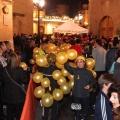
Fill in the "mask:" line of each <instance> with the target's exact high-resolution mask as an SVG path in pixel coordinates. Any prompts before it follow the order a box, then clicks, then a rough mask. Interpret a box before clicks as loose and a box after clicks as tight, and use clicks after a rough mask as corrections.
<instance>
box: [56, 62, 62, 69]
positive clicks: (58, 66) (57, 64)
mask: <svg viewBox="0 0 120 120" xmlns="http://www.w3.org/2000/svg"><path fill="white" fill-rule="evenodd" d="M55 65H56V67H57V68H60V69H62V68H64V65H61V64H60V63H58V62H55Z"/></svg>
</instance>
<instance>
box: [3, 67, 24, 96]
mask: <svg viewBox="0 0 120 120" xmlns="http://www.w3.org/2000/svg"><path fill="white" fill-rule="evenodd" d="M5 71H6V73H7V75H8V77H9V78H10V79H11V81H12V82H13V83H15V84H16V85H17V86H18V87H20V88H21V89H22V91H23V92H24V93H25V94H26V89H25V88H24V85H23V86H21V85H19V84H18V83H16V82H15V81H14V80H13V79H12V78H11V77H10V75H9V73H8V71H7V69H6V67H5Z"/></svg>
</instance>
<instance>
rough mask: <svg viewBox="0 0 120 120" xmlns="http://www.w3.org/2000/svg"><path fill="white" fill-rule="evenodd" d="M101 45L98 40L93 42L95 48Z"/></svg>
mask: <svg viewBox="0 0 120 120" xmlns="http://www.w3.org/2000/svg"><path fill="white" fill-rule="evenodd" d="M101 45H102V42H101V40H100V39H96V40H95V43H94V46H95V47H97V46H101Z"/></svg>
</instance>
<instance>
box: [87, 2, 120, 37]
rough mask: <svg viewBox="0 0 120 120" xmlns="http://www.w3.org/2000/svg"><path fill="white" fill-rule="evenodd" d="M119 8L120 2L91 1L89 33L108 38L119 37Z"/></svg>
mask: <svg viewBox="0 0 120 120" xmlns="http://www.w3.org/2000/svg"><path fill="white" fill-rule="evenodd" d="M119 6H120V1H119V0H89V31H90V32H92V33H93V34H94V35H96V36H104V37H107V38H109V37H114V36H119V35H120V20H119V18H120V12H119Z"/></svg>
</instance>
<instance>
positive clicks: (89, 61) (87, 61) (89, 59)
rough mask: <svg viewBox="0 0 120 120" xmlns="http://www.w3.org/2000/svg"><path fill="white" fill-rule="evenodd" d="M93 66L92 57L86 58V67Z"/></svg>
mask: <svg viewBox="0 0 120 120" xmlns="http://www.w3.org/2000/svg"><path fill="white" fill-rule="evenodd" d="M94 67H95V60H94V59H93V58H87V59H86V68H87V69H93V68H94Z"/></svg>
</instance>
